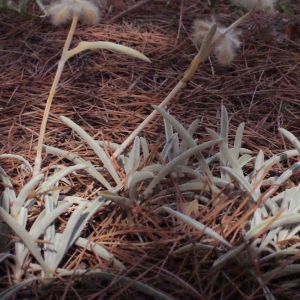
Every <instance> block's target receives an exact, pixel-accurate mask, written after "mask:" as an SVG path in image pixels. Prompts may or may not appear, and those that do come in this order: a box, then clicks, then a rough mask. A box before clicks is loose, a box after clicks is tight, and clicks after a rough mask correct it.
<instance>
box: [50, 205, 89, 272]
mask: <svg viewBox="0 0 300 300" xmlns="http://www.w3.org/2000/svg"><path fill="white" fill-rule="evenodd" d="M85 207H86V204H85V203H81V204H79V205H78V206H77V207H76V209H75V210H74V211H73V213H72V214H71V217H70V218H69V220H68V223H67V226H66V228H65V229H64V231H63V233H62V234H61V235H60V242H59V243H58V244H57V247H56V249H55V250H56V252H55V253H54V255H53V256H52V259H51V261H48V262H47V263H48V266H49V267H50V268H51V269H52V270H56V268H57V266H58V265H59V263H60V262H61V260H62V258H63V256H64V254H65V253H66V251H67V250H68V249H69V248H70V246H71V245H72V240H73V238H74V236H75V235H76V233H77V232H78V225H79V224H78V220H80V217H81V216H83V217H85V215H86V217H87V214H82V212H83V211H84V209H85ZM77 237H78V236H77V235H76V236H75V239H76V238H77Z"/></svg>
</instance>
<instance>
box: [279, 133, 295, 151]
mask: <svg viewBox="0 0 300 300" xmlns="http://www.w3.org/2000/svg"><path fill="white" fill-rule="evenodd" d="M278 131H279V132H281V133H282V134H283V135H284V136H285V137H286V138H287V139H288V140H290V142H291V143H292V144H293V145H294V147H295V148H296V149H297V150H298V152H299V153H300V142H299V140H298V139H297V138H296V137H295V136H294V135H293V134H292V133H291V132H289V131H287V130H285V129H283V128H279V129H278Z"/></svg>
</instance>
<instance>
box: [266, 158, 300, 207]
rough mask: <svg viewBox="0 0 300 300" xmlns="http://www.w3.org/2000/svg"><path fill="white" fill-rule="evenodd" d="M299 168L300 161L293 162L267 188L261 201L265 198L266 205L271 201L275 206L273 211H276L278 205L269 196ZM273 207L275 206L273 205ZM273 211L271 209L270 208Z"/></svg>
mask: <svg viewBox="0 0 300 300" xmlns="http://www.w3.org/2000/svg"><path fill="white" fill-rule="evenodd" d="M299 169H300V162H297V163H295V164H293V165H292V166H291V167H290V168H289V169H288V170H286V171H285V172H283V173H282V174H281V176H279V177H278V179H277V180H276V181H275V182H274V184H273V186H271V187H270V188H269V190H268V191H267V192H266V193H265V194H264V195H263V201H264V200H265V199H267V200H266V202H265V203H266V205H269V204H271V202H272V203H273V204H274V205H275V206H276V209H275V212H276V211H278V207H277V205H276V204H275V202H273V201H272V200H271V199H270V197H271V195H272V194H274V192H275V191H276V190H277V189H278V187H279V186H281V185H282V184H283V183H285V182H286V181H287V180H288V179H289V178H290V177H291V176H292V175H293V174H294V173H295V172H297V171H298V170H299ZM274 208H275V207H274ZM271 211H272V212H274V211H273V210H271Z"/></svg>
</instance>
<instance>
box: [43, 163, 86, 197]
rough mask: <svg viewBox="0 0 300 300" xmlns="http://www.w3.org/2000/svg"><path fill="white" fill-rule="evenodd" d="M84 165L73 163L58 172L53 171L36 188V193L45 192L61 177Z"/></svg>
mask: <svg viewBox="0 0 300 300" xmlns="http://www.w3.org/2000/svg"><path fill="white" fill-rule="evenodd" d="M85 168H86V166H85V165H75V166H71V167H65V168H63V169H62V170H60V171H59V172H57V173H55V174H54V175H52V176H51V177H49V178H48V179H47V180H46V181H45V182H44V183H43V184H42V185H41V187H40V188H38V190H37V193H41V192H45V191H48V190H49V189H51V188H52V187H54V185H55V184H56V183H57V182H59V181H60V180H61V179H62V178H64V177H65V176H67V175H68V174H70V173H72V172H74V171H77V170H81V169H85Z"/></svg>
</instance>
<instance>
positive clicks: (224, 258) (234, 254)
mask: <svg viewBox="0 0 300 300" xmlns="http://www.w3.org/2000/svg"><path fill="white" fill-rule="evenodd" d="M231 248H232V247H231ZM244 248H245V245H244V244H241V245H239V246H237V247H235V248H233V249H232V250H229V251H228V252H227V253H225V254H223V255H222V256H220V257H219V258H218V259H217V260H215V261H214V264H213V268H216V267H218V266H219V265H221V264H224V263H225V262H227V261H228V260H230V259H232V258H237V255H238V254H239V253H241V251H242V250H243V249H244Z"/></svg>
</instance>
